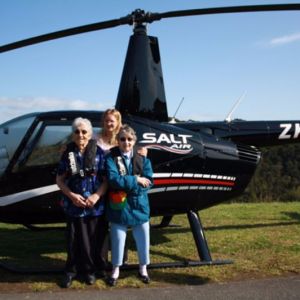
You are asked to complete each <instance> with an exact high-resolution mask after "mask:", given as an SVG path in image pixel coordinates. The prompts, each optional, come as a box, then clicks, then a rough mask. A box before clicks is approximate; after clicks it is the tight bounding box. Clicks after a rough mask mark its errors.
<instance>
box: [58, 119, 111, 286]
mask: <svg viewBox="0 0 300 300" xmlns="http://www.w3.org/2000/svg"><path fill="white" fill-rule="evenodd" d="M92 133H93V128H92V124H91V122H90V121H89V120H88V119H83V118H76V119H75V120H74V122H73V124H72V140H73V141H72V142H71V143H69V144H68V145H67V147H66V150H65V151H64V153H63V155H62V158H61V160H60V163H59V166H58V172H57V176H56V183H57V185H58V186H59V188H60V189H61V191H62V194H63V198H62V206H63V209H64V212H65V214H66V221H67V261H66V266H65V277H64V280H63V282H62V286H63V287H65V288H68V287H70V286H71V284H72V280H73V279H74V278H75V277H77V276H83V279H84V280H85V282H86V283H87V284H93V283H94V282H95V281H96V277H95V272H96V270H97V271H99V269H102V270H104V269H105V262H104V261H103V259H102V257H101V255H100V254H101V249H102V247H103V242H104V238H105V235H106V232H107V222H106V220H105V216H104V200H103V197H102V196H103V195H104V194H105V192H106V189H107V183H106V181H105V179H104V177H103V172H104V152H103V150H102V149H101V148H100V147H98V146H97V144H96V141H94V140H92V139H91V138H92Z"/></svg>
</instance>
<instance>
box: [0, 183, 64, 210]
mask: <svg viewBox="0 0 300 300" xmlns="http://www.w3.org/2000/svg"><path fill="white" fill-rule="evenodd" d="M58 190H59V187H58V186H57V184H52V185H48V186H43V187H40V188H36V189H32V190H27V191H24V192H20V193H16V194H11V195H7V196H2V197H0V206H6V205H10V204H14V203H17V202H20V201H24V200H27V199H30V198H34V197H38V196H41V195H45V194H49V193H52V192H55V191H58Z"/></svg>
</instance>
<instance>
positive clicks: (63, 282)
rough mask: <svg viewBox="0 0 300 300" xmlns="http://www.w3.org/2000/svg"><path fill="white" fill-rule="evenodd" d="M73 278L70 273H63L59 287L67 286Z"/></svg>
mask: <svg viewBox="0 0 300 300" xmlns="http://www.w3.org/2000/svg"><path fill="white" fill-rule="evenodd" d="M73 279H74V276H72V275H65V277H64V279H63V281H62V283H61V287H62V288H66V289H67V288H69V287H70V286H71V285H72V281H73Z"/></svg>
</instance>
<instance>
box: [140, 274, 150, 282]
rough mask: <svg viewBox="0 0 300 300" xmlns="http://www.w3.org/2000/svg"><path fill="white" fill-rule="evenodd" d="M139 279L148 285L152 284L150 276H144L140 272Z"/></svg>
mask: <svg viewBox="0 0 300 300" xmlns="http://www.w3.org/2000/svg"><path fill="white" fill-rule="evenodd" d="M138 278H140V279H141V281H142V282H144V283H146V284H148V283H150V277H149V276H148V275H142V274H141V273H140V272H138Z"/></svg>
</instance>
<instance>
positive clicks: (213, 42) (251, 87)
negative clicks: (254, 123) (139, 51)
mask: <svg viewBox="0 0 300 300" xmlns="http://www.w3.org/2000/svg"><path fill="white" fill-rule="evenodd" d="M297 2H299V1H275V0H274V1H211V0H210V1H204V0H203V1H199V0H198V1H195V0H189V1H182V0H151V1H150V0H148V1H143V0H140V1H135V0H109V1H99V0H76V1H73V0H63V1H62V0H51V1H50V0H0V44H1V45H4V44H7V43H10V42H14V41H17V40H21V39H24V38H29V37H32V36H36V35H40V34H44V33H49V32H53V31H57V30H62V29H66V28H70V27H75V26H80V25H85V24H91V23H95V22H100V21H105V20H110V19H115V18H119V17H122V16H125V15H127V14H129V13H130V12H132V11H133V10H134V9H136V8H141V9H144V10H145V11H151V12H166V11H172V10H180V9H192V8H202V7H203V8H204V7H213V6H225V5H242V4H244V5H246V4H249V5H250V4H268V3H297ZM131 34H132V28H131V27H130V26H127V25H125V26H121V27H116V28H112V29H109V30H104V31H96V32H92V33H88V34H81V35H77V36H73V37H68V38H65V39H59V40H55V41H51V42H45V43H42V44H39V45H34V46H31V47H26V48H21V49H18V50H14V51H11V52H7V53H2V54H0V107H1V110H0V123H2V122H4V121H7V120H8V119H10V118H13V117H16V116H19V115H22V114H24V113H29V112H34V111H47V110H61V109H83V110H85V109H100V110H104V109H106V108H109V107H112V106H113V105H114V104H115V99H116V97H117V92H118V88H119V81H120V77H121V72H122V69H123V63H124V58H125V54H126V50H127V45H128V39H129V36H130V35H131ZM148 34H149V35H153V36H157V37H158V38H159V44H160V54H161V59H162V68H163V74H164V81H165V91H166V97H167V104H168V111H169V115H170V116H172V115H174V113H175V111H176V108H177V106H178V104H179V103H180V100H181V99H182V98H183V97H184V98H185V100H184V102H183V104H182V106H181V107H180V109H179V111H178V113H177V117H178V118H179V119H183V120H186V119H194V120H199V121H208V120H224V118H225V117H226V115H227V114H228V112H229V111H230V109H231V107H232V106H233V105H234V103H235V101H237V99H238V98H239V97H241V96H242V95H243V94H244V93H246V94H245V97H244V98H243V101H242V102H241V104H240V105H239V107H238V108H237V109H236V111H235V113H234V117H236V118H242V119H246V120H289V119H296V120H297V119H299V120H300V11H299V12H268V13H247V14H245V13H243V14H227V15H210V16H195V17H183V18H173V19H164V20H162V21H159V22H155V23H152V24H150V25H148Z"/></svg>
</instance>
